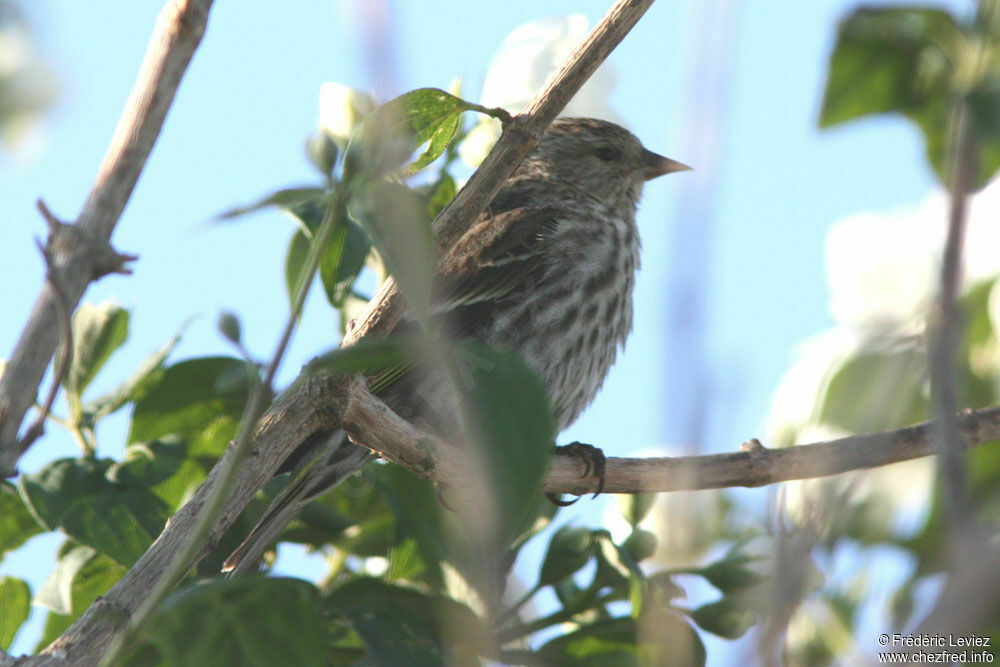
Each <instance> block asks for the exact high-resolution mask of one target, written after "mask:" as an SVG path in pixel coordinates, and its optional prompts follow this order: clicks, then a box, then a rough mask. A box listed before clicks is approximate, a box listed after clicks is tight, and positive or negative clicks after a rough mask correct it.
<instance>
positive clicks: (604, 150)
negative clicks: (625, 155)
mask: <svg viewBox="0 0 1000 667" xmlns="http://www.w3.org/2000/svg"><path fill="white" fill-rule="evenodd" d="M594 155H596V156H597V159H598V160H600V161H601V162H614V161H615V160H617V159H618V158H620V157H621V156H622V154H621V153H620V152H619V151H618V150H617V149H614V148H609V147H608V146H602V147H600V148H598V149H597V150H596V151H594Z"/></svg>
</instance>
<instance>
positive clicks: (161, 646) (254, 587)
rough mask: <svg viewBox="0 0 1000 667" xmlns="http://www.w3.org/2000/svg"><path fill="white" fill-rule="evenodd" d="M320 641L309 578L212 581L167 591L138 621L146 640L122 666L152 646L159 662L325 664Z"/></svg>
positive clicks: (322, 634) (139, 660)
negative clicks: (160, 602)
mask: <svg viewBox="0 0 1000 667" xmlns="http://www.w3.org/2000/svg"><path fill="white" fill-rule="evenodd" d="M327 639H328V634H327V631H326V628H325V627H324V622H323V618H322V615H321V611H320V605H319V602H318V596H317V592H316V589H315V587H313V586H312V585H311V584H309V583H308V582H305V581H302V580H300V579H289V578H277V577H275V578H270V577H269V578H261V577H244V578H239V579H228V580H214V581H207V582H204V583H201V584H198V585H195V586H191V587H189V588H186V589H184V590H181V591H178V592H176V593H174V594H173V595H171V596H170V597H168V598H167V600H166V601H165V602H164V603H163V605H162V606H161V607H160V608H159V609H157V611H156V612H155V613H154V615H153V617H152V618H151V619H150V621H149V623H147V624H146V625H145V626H144V629H143V636H142V641H143V642H144V644H145V646H143V645H141V644H140V646H138V647H137V651H136V652H135V653H133V654H132V655H131V656H129V657H128V658H126V659H125V660H124V661H123V664H125V665H140V664H148V663H147V662H146V660H147V659H148V658H149V655H150V653H149V649H150V648H152V649H153V650H155V652H156V653H157V654H158V658H159V661H158V662H157V664H163V665H247V666H254V665H260V666H261V667H263V666H265V665H266V666H267V667H271V666H272V665H303V666H305V665H317V666H320V665H322V666H325V665H327V664H328V663H327V659H326V654H327ZM144 649H145V650H144Z"/></svg>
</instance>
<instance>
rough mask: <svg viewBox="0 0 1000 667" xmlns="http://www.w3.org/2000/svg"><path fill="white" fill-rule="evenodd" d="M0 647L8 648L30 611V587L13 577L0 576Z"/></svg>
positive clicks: (7, 649)
mask: <svg viewBox="0 0 1000 667" xmlns="http://www.w3.org/2000/svg"><path fill="white" fill-rule="evenodd" d="M0 600H3V604H0V649H2V650H4V651H9V650H10V645H11V644H12V643H14V636H15V635H17V631H18V630H19V629H20V628H21V625H22V624H23V623H24V622H25V621H26V620H28V614H29V613H30V612H31V589H30V588H29V587H28V582H26V581H24V580H22V579H16V578H14V577H0Z"/></svg>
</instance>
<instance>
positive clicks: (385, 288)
mask: <svg viewBox="0 0 1000 667" xmlns="http://www.w3.org/2000/svg"><path fill="white" fill-rule="evenodd" d="M652 4H653V0H618V1H617V2H616V3H615V4H614V6H612V7H611V9H609V10H608V13H607V14H605V15H604V18H603V19H601V22H600V23H598V24H597V25H596V26H594V29H593V30H592V31H591V32H590V34H589V35H588V36H587V38H586V39H585V40H584V41H583V43H582V44H580V46H579V47H577V49H576V51H574V52H573V54H572V55H571V56H570V57H569V59H568V60H567V61H566V62H565V63H564V64H563V66H562V67H560V68H559V71H557V72H556V73H555V74H554V75H553V76H552V78H551V79H550V80H549V82H548V84H547V85H546V86H545V88H544V89H543V90H542V91H541V92H540V93H538V95H536V96H535V99H534V100H532V102H531V103H530V104H529V105H528V106H527V107H525V109H524V111H523V112H522V113H520V114H518V115H517V116H515V117H514V118H513V119H511V121H510V122H508V123H505V124H504V128H503V135H501V137H500V139H499V141H497V143H496V145H495V146H494V147H493V150H492V151H490V154H489V156H487V158H486V160H484V161H483V164H482V165H481V166H480V167H479V169H477V170H476V173H474V174H473V175H472V178H470V179H469V182H468V183H466V185H465V187H463V188H462V189H461V190H460V191H459V192H458V194H457V195H455V198H454V199H452V200H451V202H450V203H449V204H448V205H447V206H446V207H445V209H444V210H443V211H441V213H440V214H439V215H438V216H437V218H436V219H435V220H434V236H435V240H436V242H437V251H438V257H439V258H441V261H447V252H448V250H449V249H450V248H451V246H452V245H453V244H454V243H455V242H456V241H457V240H458V239H459V238H460V237H461V236H462V234H464V233H465V232H466V231H468V230H469V228H470V227H471V226H472V223H473V222H475V220H476V219H477V218H478V217H479V214H480V213H482V212H483V211H484V210H485V209H486V206H487V205H488V204H489V203H490V201H492V200H493V197H494V196H496V193H497V191H498V190H499V189H500V186H501V185H503V183H504V181H506V180H507V177H508V176H510V175H511V174H512V173H514V170H515V169H516V168H517V166H518V165H519V164H521V160H523V159H524V158H525V156H526V155H528V153H530V152H531V151H532V150H534V148H535V147H536V146H537V145H538V140H539V138H540V137H541V136H542V134H543V133H544V132H545V129H546V128H547V127H548V126H549V124H550V123H552V121H553V120H555V119H556V117H557V116H558V115H559V112H561V111H562V110H563V108H565V106H566V104H567V103H569V101H570V100H571V99H572V98H573V96H574V95H575V94H576V93H577V91H578V90H580V87H581V86H582V85H583V84H584V82H586V81H587V79H588V78H590V75H591V74H593V73H594V72H595V71H596V70H597V68H598V67H599V66H600V65H601V63H602V62H604V59H605V58H607V57H608V54H609V53H611V51H612V50H614V48H615V47H616V46H618V44H619V43H620V42H621V41H622V39H624V38H625V35H627V34H628V33H629V31H630V30H631V29H632V28H633V27H634V26H635V24H636V23H638V21H639V19H640V18H642V15H643V14H645V13H646V10H647V9H649V7H650V6H651V5H652ZM402 308H403V305H402V303H401V302H400V299H399V295H398V291H397V289H396V282H395V280H393V279H391V278H390V279H389V280H386V281H385V282H384V283H382V287H381V288H380V289H379V291H378V293H377V294H376V295H375V297H374V298H373V299H372V300H371V302H370V303H369V304H368V308H367V309H366V310H365V312H364V313H363V314H362V315H361V316H360V317H359V318H358V319H357V321H356V322H355V323H354V325H353V326H352V327H351V329H350V330H349V331H348V332H347V335H345V336H344V340H343V342H342V343H341V345H344V346H347V345H353V344H354V343H356V342H357V341H359V340H360V339H362V338H364V337H366V336H371V335H379V334H384V333H386V332H387V331H389V330H390V329H392V327H393V325H395V324H396V322H397V321H398V320H399V316H400V314H401V313H402Z"/></svg>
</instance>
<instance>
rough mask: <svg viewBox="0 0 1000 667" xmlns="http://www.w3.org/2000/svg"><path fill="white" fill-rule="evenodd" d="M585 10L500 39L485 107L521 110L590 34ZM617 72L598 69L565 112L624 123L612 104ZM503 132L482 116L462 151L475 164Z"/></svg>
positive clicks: (489, 75) (485, 91) (524, 27)
mask: <svg viewBox="0 0 1000 667" xmlns="http://www.w3.org/2000/svg"><path fill="white" fill-rule="evenodd" d="M587 31H588V24H587V17H585V16H583V15H582V14H571V15H569V16H560V17H552V18H547V19H539V20H537V21H531V22H529V23H525V24H523V25H521V26H518V27H517V28H515V29H514V30H513V32H511V33H510V34H509V35H507V37H506V38H505V39H504V40H503V42H501V44H500V48H499V49H498V50H497V52H496V53H495V54H494V55H493V59H492V60H491V61H490V64H489V67H488V68H487V70H486V78H485V79H484V81H483V94H482V99H481V100H480V102H481V103H482V104H483V106H488V107H503V108H504V109H506V110H507V111H509V112H511V113H518V112H519V111H521V109H523V108H524V107H525V106H526V105H527V104H528V103H529V102H530V101H531V100H532V99H533V98H534V96H535V95H536V94H537V93H538V91H540V90H541V89H542V88H543V87H544V86H545V84H546V83H547V82H548V80H549V78H550V77H551V76H552V75H553V74H554V73H555V71H556V70H557V69H558V68H559V67H560V66H561V65H562V64H563V63H564V62H565V61H566V59H567V58H568V57H569V56H570V54H571V53H573V50H574V49H575V48H576V47H577V46H578V45H579V44H580V43H581V42H582V41H583V40H584V38H585V37H586V36H587ZM615 78H616V77H615V73H614V71H613V70H612V68H611V67H610V66H608V65H607V64H604V65H602V66H601V67H599V68H598V70H597V71H596V72H594V75H593V76H591V77H590V79H589V80H588V81H587V83H585V84H584V85H583V87H582V88H581V89H580V90H579V92H577V94H576V95H575V96H574V97H573V99H572V100H570V102H569V104H568V105H566V108H565V109H564V110H563V112H562V115H564V116H589V117H591V118H602V119H604V120H609V121H612V122H614V123H618V124H622V120H621V118H620V117H619V116H618V114H617V113H615V111H614V109H612V108H611V106H610V105H609V104H608V96H609V95H610V93H611V88H612V87H613V86H614V84H615ZM499 136H500V123H499V122H498V121H497V120H495V119H493V118H484V119H482V120H481V121H480V122H479V124H478V125H476V126H475V127H474V128H472V130H471V131H470V132H469V134H468V135H467V136H466V138H465V140H464V141H463V142H462V144H461V145H460V146H459V155H460V156H461V158H462V160H463V161H464V162H465V163H466V164H468V165H469V166H471V167H477V166H479V164H480V163H481V162H482V161H483V159H484V158H485V157H486V154H487V153H489V151H490V149H491V148H492V147H493V144H495V143H496V140H497V138H498V137H499Z"/></svg>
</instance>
